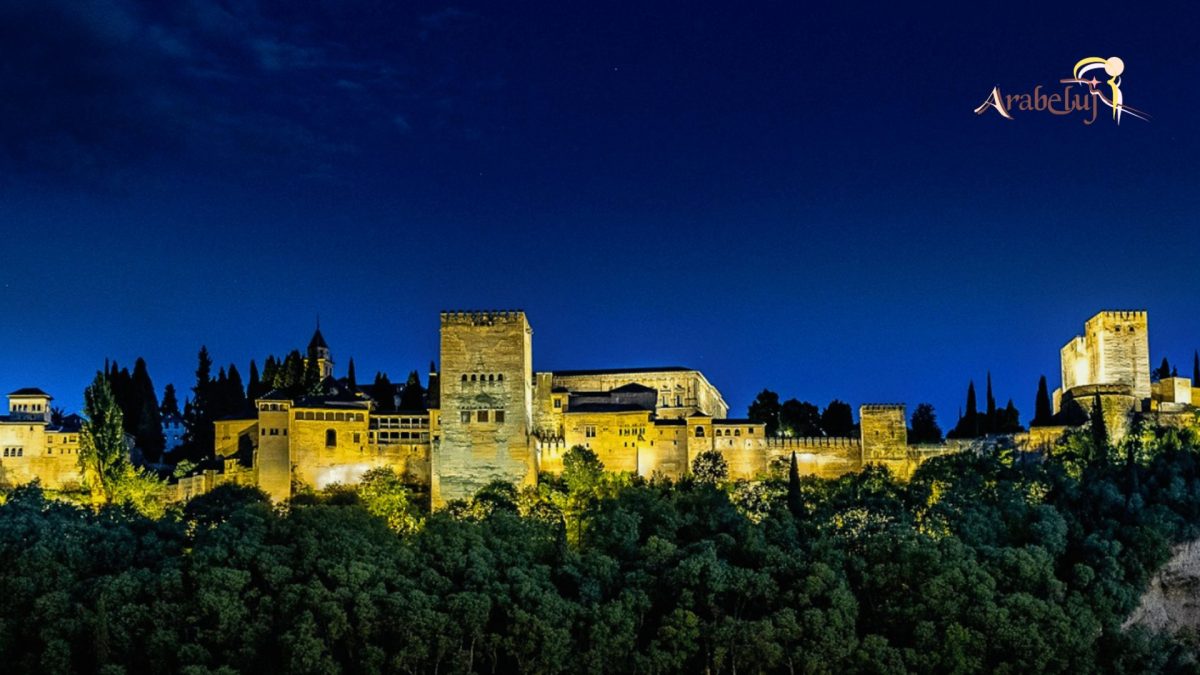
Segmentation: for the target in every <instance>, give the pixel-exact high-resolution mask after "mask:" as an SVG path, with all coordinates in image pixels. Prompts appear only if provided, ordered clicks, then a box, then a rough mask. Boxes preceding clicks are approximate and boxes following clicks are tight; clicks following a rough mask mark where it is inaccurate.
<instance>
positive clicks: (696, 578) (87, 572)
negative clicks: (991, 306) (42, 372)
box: [0, 378, 1200, 674]
mask: <svg viewBox="0 0 1200 675" xmlns="http://www.w3.org/2000/svg"><path fill="white" fill-rule="evenodd" d="M98 382H99V384H97V385H96V387H97V388H96V391H95V392H93V393H94V396H93V399H92V401H93V406H94V407H93V409H92V411H93V412H95V413H96V415H95V417H94V418H93V419H94V422H95V424H96V425H97V426H96V427H95V428H94V429H93V431H92V432H90V433H93V434H95V436H96V437H97V438H101V437H105V436H106V435H112V434H114V433H116V428H117V427H118V426H119V423H118V424H116V425H114V424H113V422H114V421H115V420H116V415H117V414H119V412H118V411H117V410H116V408H115V406H114V404H113V403H111V401H108V400H107V398H108V396H107V394H106V393H105V392H104V390H103V389H104V383H103V380H102V378H98ZM106 411H107V414H106ZM104 429H108V431H105V430H104ZM97 443H100V442H99V441H97ZM1117 457H1121V458H1124V459H1125V461H1114V460H1113V458H1117ZM793 467H795V464H794V463H792V464H791V466H790V467H789V469H792V468H793ZM772 476H773V477H763V478H762V479H761V480H758V481H751V482H747V481H733V482H730V481H729V479H728V478H727V477H715V479H714V480H711V481H710V480H708V479H706V480H703V481H701V480H697V479H694V478H685V479H682V480H679V481H669V480H665V479H662V478H653V479H650V480H643V479H640V478H636V477H633V476H628V475H624V474H614V473H609V472H606V471H604V470H603V466H602V465H601V463H600V462H599V460H598V459H597V458H596V456H595V455H594V453H591V452H590V451H588V450H587V449H586V448H573V449H572V450H570V451H569V452H568V453H567V456H566V457H565V458H564V470H563V472H562V474H561V475H559V476H553V475H546V476H543V477H542V480H540V481H539V483H538V485H537V486H534V487H527V488H523V489H517V488H515V487H514V486H512V485H508V484H504V483H494V484H490V485H488V486H487V487H486V488H484V489H483V490H481V491H480V492H479V493H478V494H477V495H476V496H475V498H474V499H471V500H467V501H465V502H457V503H455V504H452V505H451V506H450V507H449V508H447V509H444V510H441V511H438V512H435V513H433V514H431V515H428V516H421V515H420V514H419V513H418V512H417V511H414V510H413V509H412V508H411V506H412V505H413V504H415V503H416V502H417V501H419V496H418V493H416V492H413V491H412V489H411V488H410V487H407V486H405V485H403V483H402V481H401V480H400V477H399V476H397V475H396V474H394V473H392V472H391V471H389V470H378V471H374V472H372V473H370V474H368V475H367V476H366V479H365V480H364V481H363V483H362V484H361V485H359V486H357V487H353V488H350V487H345V486H331V487H330V488H328V489H326V490H324V491H321V492H318V493H313V494H311V495H307V496H303V497H298V498H297V499H294V500H293V501H292V502H291V503H290V504H287V505H283V506H273V505H272V504H270V503H269V501H268V500H267V499H266V498H265V496H264V495H263V494H262V493H261V492H259V491H258V490H255V489H253V488H245V487H240V486H235V485H225V486H221V487H219V488H217V489H216V490H214V491H213V492H211V493H209V494H206V495H203V496H201V497H198V498H196V499H194V500H192V501H191V502H189V503H188V504H187V505H186V506H185V507H184V508H182V509H178V508H177V509H171V510H168V511H164V512H163V513H160V514H158V515H156V516H153V517H147V516H146V515H144V514H142V513H139V512H138V511H136V510H133V509H129V508H125V507H120V506H115V505H114V506H105V507H101V508H99V509H92V508H87V507H83V506H79V505H74V504H70V503H67V502H60V501H52V500H48V499H47V498H46V496H45V495H43V494H42V492H41V490H40V489H39V488H37V487H36V486H28V487H22V488H18V489H16V490H14V491H12V492H10V493H8V494H7V495H6V499H5V503H4V504H3V505H0V561H3V574H0V660H2V661H0V662H3V663H4V664H5V670H6V672H102V673H158V672H186V673H197V674H198V673H236V672H280V673H381V672H397V673H428V672H439V673H509V672H537V673H608V672H612V673H629V672H647V673H676V672H679V673H684V672H686V673H697V672H708V673H731V674H732V673H735V672H736V673H796V672H805V673H879V672H889V673H892V672H914V673H917V672H920V673H925V672H997V673H1093V672H1195V671H1196V667H1197V663H1196V658H1195V652H1194V647H1193V646H1192V645H1191V644H1190V643H1188V642H1186V639H1174V638H1170V637H1167V636H1163V635H1154V634H1150V633H1148V632H1146V631H1145V630H1143V629H1140V628H1136V627H1135V628H1128V629H1126V628H1122V623H1123V621H1124V619H1125V617H1127V616H1128V615H1129V613H1130V611H1131V610H1132V609H1133V608H1134V607H1135V606H1136V604H1137V602H1138V598H1139V595H1140V593H1141V592H1142V589H1144V588H1145V586H1146V583H1147V581H1148V580H1149V578H1150V576H1151V574H1153V572H1154V570H1155V569H1157V568H1158V567H1159V566H1160V565H1161V564H1162V563H1163V561H1165V560H1166V559H1167V558H1168V557H1169V555H1170V553H1171V546H1172V544H1174V543H1177V542H1182V541H1188V540H1191V539H1194V538H1196V537H1197V536H1200V446H1198V445H1197V439H1196V438H1195V435H1194V434H1192V433H1190V432H1188V431H1186V430H1179V429H1153V428H1144V427H1142V428H1139V429H1138V430H1137V431H1136V433H1135V434H1134V435H1133V436H1132V440H1131V441H1129V442H1126V441H1122V443H1121V444H1119V445H1113V444H1112V443H1111V441H1110V440H1108V439H1107V438H1101V437H1100V436H1099V435H1097V434H1093V433H1091V432H1090V431H1089V430H1087V429H1084V430H1081V431H1078V432H1073V433H1071V434H1067V435H1066V436H1065V437H1064V439H1063V440H1062V441H1061V442H1060V443H1059V445H1058V446H1056V447H1055V448H1054V450H1053V451H1052V452H1050V453H1048V454H1046V455H1031V456H1024V457H1021V456H1017V454H1014V453H1013V452H1011V451H1004V450H1002V449H997V450H996V451H994V452H991V451H989V452H983V453H978V454H976V453H969V454H968V453H963V454H958V455H950V456H945V457H939V458H937V459H933V460H930V461H928V462H926V463H924V464H923V465H922V466H921V467H920V468H919V469H918V470H917V471H916V473H915V474H914V475H913V477H912V478H911V479H910V480H909V481H908V482H901V481H898V480H896V479H895V478H894V477H893V476H892V475H891V474H890V473H889V472H888V471H887V470H886V469H883V468H880V467H868V468H867V469H866V470H864V471H862V472H861V473H857V474H851V475H846V476H843V477H841V478H838V479H835V480H823V479H818V478H814V477H811V476H800V475H799V473H798V471H795V470H789V471H787V472H786V474H785V473H782V472H780V473H778V474H772ZM409 518H415V520H413V521H410V520H408V519H409Z"/></svg>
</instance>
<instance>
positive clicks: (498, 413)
mask: <svg viewBox="0 0 1200 675" xmlns="http://www.w3.org/2000/svg"><path fill="white" fill-rule="evenodd" d="M496 424H504V411H503V410H497V411H496Z"/></svg>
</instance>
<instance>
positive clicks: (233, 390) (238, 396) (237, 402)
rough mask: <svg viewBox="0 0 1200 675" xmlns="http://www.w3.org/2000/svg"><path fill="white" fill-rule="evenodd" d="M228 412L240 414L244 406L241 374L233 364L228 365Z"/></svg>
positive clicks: (244, 392) (244, 391)
mask: <svg viewBox="0 0 1200 675" xmlns="http://www.w3.org/2000/svg"><path fill="white" fill-rule="evenodd" d="M227 390H228V392H229V393H228V397H229V405H230V408H231V410H230V412H241V410H242V407H243V406H245V404H246V389H245V388H244V387H243V386H242V374H241V373H239V372H238V369H237V366H236V365H235V364H232V363H231V364H229V384H228V385H227Z"/></svg>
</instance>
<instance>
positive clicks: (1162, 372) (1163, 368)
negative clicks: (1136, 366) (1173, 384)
mask: <svg viewBox="0 0 1200 675" xmlns="http://www.w3.org/2000/svg"><path fill="white" fill-rule="evenodd" d="M1154 376H1155V377H1156V378H1158V379H1160V380H1165V379H1166V378H1168V377H1170V376H1171V364H1170V363H1167V357H1165V356H1164V357H1163V360H1162V365H1160V366H1159V367H1158V368H1157V369H1155V371H1154Z"/></svg>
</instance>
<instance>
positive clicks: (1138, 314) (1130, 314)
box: [1092, 309, 1146, 321]
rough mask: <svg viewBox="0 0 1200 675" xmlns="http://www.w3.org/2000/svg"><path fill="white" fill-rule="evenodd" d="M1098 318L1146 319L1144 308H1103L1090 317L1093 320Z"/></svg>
mask: <svg viewBox="0 0 1200 675" xmlns="http://www.w3.org/2000/svg"><path fill="white" fill-rule="evenodd" d="M1099 318H1105V319H1119V320H1121V321H1139V320H1141V321H1144V320H1145V319H1146V310H1144V309H1105V310H1102V311H1100V312H1097V313H1096V315H1095V316H1093V317H1092V319H1093V320H1095V319H1099Z"/></svg>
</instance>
